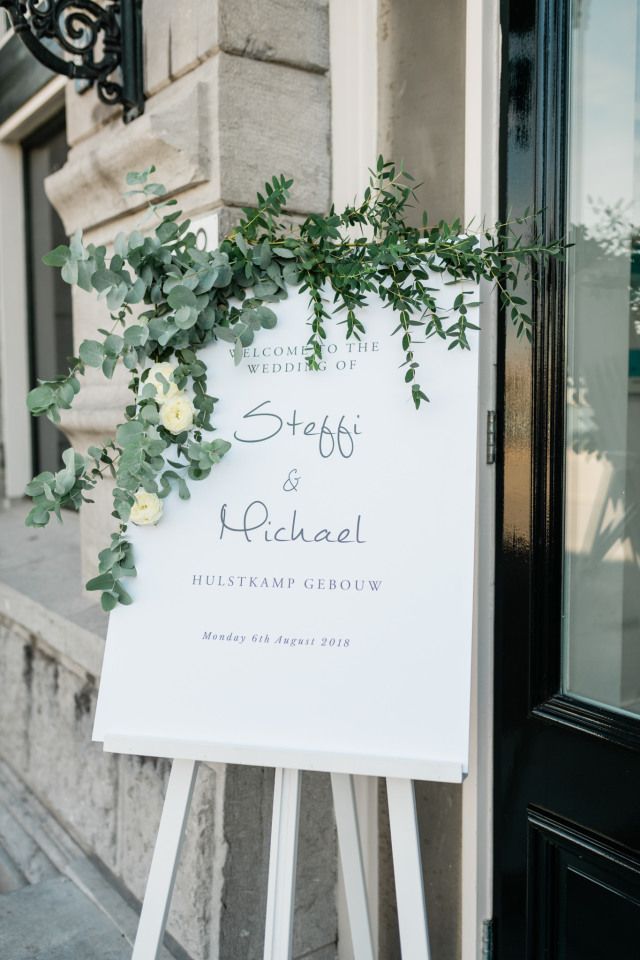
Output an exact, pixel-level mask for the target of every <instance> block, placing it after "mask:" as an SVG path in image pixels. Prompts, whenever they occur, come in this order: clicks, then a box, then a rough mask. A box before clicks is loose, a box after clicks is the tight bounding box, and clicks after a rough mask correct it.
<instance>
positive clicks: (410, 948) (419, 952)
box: [387, 777, 431, 960]
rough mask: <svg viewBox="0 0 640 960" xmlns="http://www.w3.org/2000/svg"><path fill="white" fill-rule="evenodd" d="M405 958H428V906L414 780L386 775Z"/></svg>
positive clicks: (423, 959) (397, 897) (427, 959)
mask: <svg viewBox="0 0 640 960" xmlns="http://www.w3.org/2000/svg"><path fill="white" fill-rule="evenodd" d="M387 797H388V800H389V825H390V828H391V849H392V851H393V869H394V874H395V884H396V900H397V905H398V927H399V930H400V947H401V950H402V960H429V958H430V956H431V954H430V950H429V931H428V925H427V907H426V903H425V895H424V881H423V877H422V860H421V856H420V834H419V832H418V817H417V814H416V798H415V791H414V786H413V781H412V780H406V779H402V780H400V779H395V778H392V777H390V778H387Z"/></svg>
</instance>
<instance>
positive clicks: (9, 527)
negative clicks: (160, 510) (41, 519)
mask: <svg viewBox="0 0 640 960" xmlns="http://www.w3.org/2000/svg"><path fill="white" fill-rule="evenodd" d="M24 512H25V508H24V507H23V506H19V507H14V508H12V510H11V511H8V512H5V513H2V512H0V537H1V538H2V539H1V540H0V665H1V668H0V731H2V739H1V742H0V757H1V758H2V759H3V760H4V761H6V762H7V763H8V764H9V765H10V766H11V768H12V769H13V770H14V771H15V773H16V774H18V776H19V777H20V778H21V780H22V781H23V782H24V783H25V784H26V785H27V787H28V788H29V789H30V790H31V791H33V793H34V794H35V795H36V796H37V798H38V799H39V800H40V801H41V802H42V803H43V804H44V805H45V806H46V808H47V809H48V810H50V811H51V812H52V813H53V815H54V816H55V817H56V819H57V820H58V821H59V822H60V823H61V824H62V825H63V826H64V827H65V828H66V829H67V830H68V832H69V833H70V834H71V836H72V837H73V838H74V839H75V840H76V841H77V842H78V843H79V844H80V846H81V847H82V848H83V849H84V850H85V851H86V852H87V853H89V854H91V855H94V856H95V857H97V858H99V860H100V861H101V862H102V864H103V865H104V867H105V868H106V869H107V870H108V871H109V872H110V873H111V874H112V875H113V877H114V878H115V879H116V880H117V881H118V882H119V883H121V884H123V885H124V887H125V888H126V889H127V890H128V891H129V892H130V893H131V894H132V895H133V896H134V897H135V898H137V899H141V898H142V896H143V893H144V887H145V883H146V878H147V874H148V871H149V866H150V862H151V855H152V851H153V843H154V839H155V835H156V831H157V828H158V822H159V819H160V812H161V809H162V801H163V797H164V792H165V789H166V785H167V778H168V775H169V763H168V761H165V760H156V759H148V758H147V759H145V758H143V757H129V756H116V755H113V754H108V753H104V752H103V751H102V748H101V746H100V745H99V744H96V743H92V742H91V730H92V723H93V713H94V709H95V701H96V693H97V683H98V677H99V670H100V661H101V655H102V646H103V639H102V634H103V633H104V626H105V623H104V618H103V617H102V616H101V614H100V613H99V612H98V611H97V610H95V608H92V605H91V604H90V602H89V601H88V600H87V597H86V594H84V595H83V594H82V593H81V591H80V589H79V587H78V586H77V584H78V583H79V572H80V569H79V568H80V558H79V550H78V545H77V534H78V529H77V526H78V524H77V518H76V517H75V516H73V515H71V516H70V517H68V518H66V520H65V525H64V526H63V527H57V528H53V529H51V530H46V531H27V530H26V529H25V528H24V527H23V525H22V524H23V520H24ZM9 543H11V548H10V549H9V548H8V544H9ZM36 558H37V559H36ZM9 564H11V567H9ZM74 584H75V585H74ZM52 596H53V597H54V599H52ZM56 608H57V609H56ZM61 611H67V612H68V617H69V618H67V616H63V614H62V612H61ZM141 682H142V683H143V682H144V678H142V679H141ZM272 791H273V772H272V771H265V770H262V769H258V768H254V767H225V766H224V765H212V764H202V765H201V767H200V770H199V773H198V778H197V782H196V789H195V791H194V798H193V802H192V806H191V811H190V814H189V819H188V825H187V833H186V840H185V844H184V847H183V852H182V855H181V860H180V867H179V870H178V876H177V881H176V889H175V893H174V897H173V901H172V907H171V913H170V917H169V926H168V929H169V932H170V934H171V935H172V936H173V937H174V938H175V939H176V940H177V941H178V942H179V943H180V944H181V945H182V947H184V948H185V950H186V951H187V952H188V954H189V956H190V957H191V958H192V960H234V958H237V960H258V958H260V957H262V949H263V935H264V915H265V905H266V882H267V870H268V851H269V833H270V826H271V806H272ZM0 833H1V831H0ZM335 883H336V866H335V836H334V824H333V817H332V812H331V799H330V790H329V782H328V777H325V776H323V775H319V774H305V776H304V777H303V788H302V813H301V838H300V859H299V870H298V878H297V892H296V898H297V899H296V921H295V934H294V937H295V939H294V955H295V956H296V957H298V956H301V955H302V954H306V953H307V952H308V951H315V953H314V956H317V957H318V958H319V960H331V958H333V957H334V956H335V941H336V916H335Z"/></svg>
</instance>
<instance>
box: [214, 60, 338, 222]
mask: <svg viewBox="0 0 640 960" xmlns="http://www.w3.org/2000/svg"><path fill="white" fill-rule="evenodd" d="M216 60H217V62H218V83H219V88H220V93H219V133H218V135H219V142H220V147H219V151H220V152H219V171H220V174H219V175H220V180H221V188H222V197H223V198H224V200H225V202H226V203H227V204H230V205H232V206H243V205H245V204H247V203H251V202H253V201H254V198H255V195H256V192H257V191H258V190H261V189H262V186H263V184H264V182H265V180H266V179H267V178H270V177H271V176H272V175H273V174H280V173H284V174H285V175H286V176H290V177H293V178H294V180H295V185H294V189H293V192H292V197H291V208H292V209H293V210H296V211H311V210H319V211H321V210H326V209H327V208H328V206H329V194H330V159H329V144H330V136H331V118H330V109H329V87H328V80H327V78H326V77H325V76H322V75H321V74H317V73H305V72H303V71H301V70H295V69H292V68H290V67H286V66H282V65H280V64H276V63H269V64H267V63H260V62H258V61H257V60H250V59H247V58H245V57H233V56H229V55H228V54H223V53H221V54H220V55H219V56H218V57H216Z"/></svg>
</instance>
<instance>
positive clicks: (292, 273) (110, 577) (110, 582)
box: [26, 157, 563, 610]
mask: <svg viewBox="0 0 640 960" xmlns="http://www.w3.org/2000/svg"><path fill="white" fill-rule="evenodd" d="M154 172H155V168H154V167H149V168H148V169H147V170H145V171H143V172H141V173H130V174H128V176H127V183H128V185H129V186H130V187H131V188H132V189H131V190H129V191H128V194H127V195H136V196H138V197H139V198H140V200H141V201H142V203H143V204H145V205H146V206H147V207H148V210H149V216H150V217H151V218H153V220H154V223H153V224H152V226H151V227H149V225H148V222H147V226H146V228H145V229H144V232H143V231H142V230H134V231H133V232H132V233H130V234H129V235H125V234H124V233H119V234H118V236H117V237H116V239H115V243H114V250H113V253H112V254H111V255H108V253H107V249H106V247H104V246H95V245H94V244H92V243H89V244H85V243H84V242H83V239H82V235H81V233H80V231H78V232H77V233H75V234H74V236H73V237H72V238H71V241H70V243H69V245H68V246H65V245H63V246H59V247H56V249H55V250H53V251H52V252H51V253H49V254H47V256H45V258H44V262H45V263H46V264H48V265H50V266H52V267H56V268H58V269H60V270H61V273H62V278H63V279H64V280H65V281H66V282H67V283H68V284H71V285H77V286H78V287H80V288H81V289H83V290H85V291H87V292H89V293H94V294H95V295H96V296H97V297H98V298H99V299H100V300H103V301H104V302H105V306H106V310H105V314H106V313H107V312H108V313H109V314H110V316H111V326H110V328H109V329H101V330H99V331H98V333H99V334H100V338H101V339H95V340H85V341H83V342H82V343H81V344H80V347H79V350H78V356H77V357H73V358H71V361H70V367H69V370H68V372H67V373H66V374H64V375H61V376H58V377H56V378H55V379H54V380H43V381H39V384H38V386H37V387H36V388H35V389H34V390H32V391H31V392H30V394H29V396H28V407H29V410H30V411H31V413H32V414H34V415H35V416H41V415H44V416H46V417H48V418H49V419H50V420H52V421H53V422H54V423H59V422H60V411H61V410H68V409H70V408H71V406H72V404H73V402H74V399H75V397H76V395H77V394H78V392H79V390H80V389H81V378H82V376H83V374H84V373H85V371H86V368H87V367H96V368H101V370H102V373H103V374H104V376H105V377H106V378H108V379H110V378H111V377H113V375H114V372H115V370H116V368H117V367H118V365H120V364H122V365H123V366H124V367H125V368H126V369H127V370H128V371H129V374H130V379H129V389H130V391H131V394H132V397H131V402H130V404H129V405H128V406H127V407H126V408H125V411H124V419H123V421H122V423H120V425H119V426H118V427H117V429H116V432H115V437H114V438H113V439H109V440H107V441H106V442H105V444H104V445H103V446H101V447H96V446H91V447H89V449H88V450H87V452H86V454H80V453H78V452H77V451H74V450H73V449H71V448H70V449H68V450H66V451H65V453H64V454H63V467H62V469H61V470H59V471H58V472H57V473H51V472H45V473H40V474H38V476H36V477H35V478H34V479H33V480H32V481H31V482H30V483H29V484H28V486H27V489H26V492H27V494H28V495H29V496H30V497H32V499H33V507H32V509H31V510H30V512H29V514H28V516H27V520H26V523H27V525H28V526H33V527H43V526H46V524H47V523H48V522H49V519H50V517H51V515H52V514H54V515H55V516H56V517H57V518H58V520H61V519H62V514H61V510H62V508H64V507H72V508H74V509H76V510H78V509H79V508H80V506H81V505H82V503H83V502H91V501H90V498H89V494H90V493H91V491H92V490H93V489H94V487H95V486H96V484H97V483H99V482H100V480H101V479H102V478H103V477H104V476H105V474H106V475H110V476H111V477H112V478H113V479H114V481H115V485H114V489H113V516H114V517H115V518H116V521H117V530H116V532H114V533H113V534H112V537H111V543H110V544H109V546H108V547H107V548H106V549H105V550H103V551H102V552H101V553H100V554H99V575H98V576H97V577H94V578H93V579H92V580H90V581H89V582H88V584H87V588H88V589H89V590H99V591H101V594H102V597H101V602H102V607H103V608H104V609H105V610H111V609H113V608H114V607H115V606H116V605H117V604H118V603H125V604H126V603H130V602H131V597H130V595H129V593H128V592H127V590H126V589H125V587H124V586H123V580H125V579H126V578H128V577H133V576H135V575H136V570H135V564H134V557H133V549H132V545H131V543H130V541H129V540H128V539H127V535H126V534H127V524H128V523H129V522H134V523H138V524H147V523H157V522H158V520H159V519H160V517H161V515H162V501H163V499H164V498H165V497H167V496H168V495H169V494H170V493H171V492H172V490H174V489H177V492H178V496H179V497H181V498H182V499H187V498H188V497H189V481H190V480H203V479H205V478H206V477H208V476H209V474H210V473H211V470H212V469H213V467H214V466H215V465H216V464H217V463H219V461H220V460H221V458H222V457H223V456H224V455H225V454H226V453H227V452H228V451H229V449H230V444H229V443H228V442H227V441H226V440H222V439H217V438H213V439H207V437H208V436H210V434H211V432H212V431H213V430H214V426H213V423H212V415H213V412H214V406H215V403H216V400H215V398H214V397H213V396H211V394H210V393H209V392H208V387H207V369H206V366H205V365H204V364H203V363H202V362H201V361H200V360H199V358H198V352H199V350H200V349H201V348H202V347H205V346H207V345H208V344H210V343H212V342H213V341H222V342H223V343H226V344H232V345H233V355H234V359H235V362H236V363H241V362H242V358H243V352H244V349H245V348H246V347H248V346H249V345H250V344H251V343H252V341H253V339H254V337H255V336H256V335H261V334H260V331H262V330H267V331H268V330H271V329H273V328H274V327H275V326H276V323H277V312H276V310H277V303H278V301H279V300H282V299H284V298H285V297H287V295H288V292H289V290H291V289H298V290H300V291H302V292H306V294H307V296H308V299H309V316H308V320H307V322H308V339H307V347H306V360H307V363H308V366H309V368H310V369H311V370H318V369H319V368H320V366H321V361H322V356H323V345H324V343H325V340H326V338H327V325H328V323H329V322H330V321H331V320H332V319H333V318H334V316H335V317H336V318H338V319H339V321H340V322H341V323H342V324H343V325H344V333H345V337H346V338H347V339H355V340H359V339H360V338H361V337H362V336H363V335H364V334H365V328H364V324H363V322H362V319H361V318H360V316H359V313H360V311H361V309H362V308H363V307H364V306H365V305H366V303H367V298H368V296H369V295H370V294H377V295H378V296H379V297H381V298H382V300H383V302H384V303H385V304H387V305H388V306H389V307H390V308H391V310H390V316H391V317H392V318H393V324H394V329H392V331H390V332H392V333H394V334H396V335H398V336H400V338H401V340H402V350H403V355H404V363H403V365H402V376H403V377H404V380H405V381H406V383H407V386H408V389H409V390H410V391H411V396H412V398H413V402H414V404H415V407H416V408H419V407H420V405H421V404H422V403H423V402H424V401H427V400H428V397H427V395H426V393H425V392H424V390H423V388H422V387H421V385H420V383H419V381H418V369H419V365H418V361H417V359H416V355H415V345H416V344H417V343H418V342H423V341H425V340H433V341H434V343H437V342H442V345H443V347H445V348H448V349H449V350H451V349H456V348H458V349H463V350H464V349H469V341H468V331H469V330H476V329H477V328H476V327H475V326H474V325H473V324H472V323H470V321H469V319H468V308H469V307H471V306H472V305H473V306H475V305H477V304H471V303H470V302H468V299H467V294H465V293H460V294H458V296H457V297H456V299H455V301H454V303H453V308H452V309H450V310H445V309H444V308H443V307H442V306H441V305H439V303H438V295H437V291H436V290H435V289H434V288H433V286H432V285H431V283H432V278H433V277H434V276H435V275H438V274H442V273H443V272H446V273H448V275H449V276H450V278H451V280H453V281H464V280H466V281H473V282H479V281H480V280H487V281H490V282H491V283H492V284H493V285H494V286H495V287H496V288H497V290H498V291H499V296H500V300H501V303H502V305H503V306H504V307H505V308H506V310H507V311H508V313H509V316H510V319H511V320H512V321H513V323H514V324H515V325H516V327H517V329H518V332H519V333H520V334H525V335H526V336H527V337H529V338H530V337H531V318H530V317H529V316H528V315H527V314H526V313H525V312H524V311H523V308H524V307H525V306H526V304H525V301H524V300H523V299H522V298H520V297H518V296H517V295H516V294H515V292H514V291H515V289H516V285H517V280H518V274H519V271H520V270H521V268H524V269H525V270H528V269H530V265H531V263H532V261H533V262H535V261H538V260H540V259H541V258H545V257H549V256H555V255H557V254H559V253H560V252H561V250H562V246H563V245H562V243H561V242H560V241H556V242H553V243H550V244H546V245H545V244H541V243H537V242H535V241H534V242H532V243H530V244H525V243H524V242H523V241H522V239H521V236H520V235H518V234H517V233H516V231H515V228H514V224H517V225H521V224H522V223H523V222H524V220H525V218H527V216H528V215H527V214H526V213H525V215H524V217H522V218H519V219H517V220H515V221H513V222H512V223H509V224H496V225H495V227H494V228H493V229H491V230H487V229H484V228H483V229H481V230H480V231H477V232H474V231H473V230H472V229H471V228H468V229H466V230H465V229H463V228H462V225H461V223H460V222H459V221H458V220H456V221H455V222H453V223H451V224H448V223H445V222H444V221H441V222H440V223H438V224H437V225H436V226H430V225H429V223H428V220H427V217H426V215H423V226H422V227H421V228H416V227H412V226H409V225H408V224H407V222H406V219H405V216H406V210H407V206H408V205H409V204H410V203H411V201H412V199H413V198H414V197H415V193H414V188H413V186H412V178H411V177H410V175H409V174H408V173H406V172H404V171H402V170H400V169H397V168H396V166H395V165H394V164H393V163H388V162H385V161H384V160H383V159H382V157H380V158H379V159H378V163H377V166H376V169H375V170H374V171H372V172H371V180H370V185H369V187H368V188H367V189H366V191H365V193H364V196H363V199H362V202H361V203H356V204H354V205H353V206H348V207H346V208H345V209H344V210H343V211H342V212H341V213H339V212H337V211H336V210H335V209H334V208H332V209H331V210H330V211H329V213H328V214H327V215H321V214H310V215H309V216H308V217H307V218H306V219H305V220H304V222H303V223H301V224H299V225H296V224H294V223H292V222H291V220H290V219H288V218H287V217H286V215H285V211H286V207H287V199H288V197H289V192H290V190H291V187H292V184H293V181H292V180H289V179H287V178H286V177H284V176H280V177H274V178H273V179H272V180H271V182H269V183H267V184H266V185H265V188H264V193H262V194H258V196H257V203H256V206H255V207H249V208H244V209H243V211H242V218H241V219H240V222H239V223H238V224H237V226H235V227H234V228H233V229H232V230H231V232H230V233H229V235H228V236H227V237H225V239H224V240H223V241H222V243H221V244H220V245H219V247H218V249H216V250H201V249H199V247H198V245H197V238H196V234H195V233H194V231H193V230H191V229H190V221H189V220H185V219H181V212H180V211H178V210H175V209H172V208H174V207H175V206H176V204H177V201H176V200H175V199H167V197H166V190H165V188H164V186H162V185H161V184H159V183H155V182H153V181H151V180H150V177H151V176H152V174H153V173H154ZM142 226H143V227H144V226H145V225H144V224H143V225H142ZM142 305H143V306H142ZM274 308H276V309H274Z"/></svg>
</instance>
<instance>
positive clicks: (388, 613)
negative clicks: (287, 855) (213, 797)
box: [94, 285, 478, 781]
mask: <svg viewBox="0 0 640 960" xmlns="http://www.w3.org/2000/svg"><path fill="white" fill-rule="evenodd" d="M460 289H461V288H460V287H459V286H456V285H450V286H444V287H443V289H442V293H441V297H443V298H445V299H447V298H448V299H449V301H450V302H452V301H453V298H454V297H455V295H456V294H457V293H458V292H459V291H460ZM465 289H472V288H471V287H466V288H465ZM476 292H477V291H474V296H473V297H471V298H470V299H473V300H475V299H477V297H476V296H475V293H476ZM275 309H276V312H277V314H278V326H277V327H276V328H275V329H274V330H272V331H268V332H267V331H263V332H260V333H259V334H258V335H257V336H256V338H255V341H254V343H253V344H252V345H251V346H250V347H248V348H247V349H246V350H245V357H244V360H243V362H242V364H241V365H240V366H239V367H234V364H233V360H232V357H231V350H230V349H229V345H228V344H222V343H219V344H216V345H215V346H213V347H209V348H206V349H205V350H204V351H202V353H201V357H202V359H203V361H204V362H206V363H207V365H208V369H209V391H210V392H211V393H213V394H214V396H217V397H219V398H220V400H219V402H218V403H217V404H216V408H215V414H214V422H215V425H216V428H217V432H216V434H215V436H217V437H221V438H224V439H228V440H229V441H231V442H232V444H233V446H232V449H231V451H230V452H229V453H228V454H227V455H226V457H225V458H224V460H223V461H222V462H221V463H220V464H219V465H218V466H217V467H214V469H213V472H212V474H211V476H210V477H209V478H208V479H207V480H205V481H203V482H193V483H191V493H192V496H191V499H190V500H189V501H187V502H183V501H180V500H178V498H177V495H172V496H171V497H170V498H168V499H167V500H166V501H165V508H164V517H163V519H162V521H161V522H160V523H159V524H158V525H157V526H156V527H138V528H135V527H134V528H130V531H131V538H132V540H133V543H134V548H135V555H136V565H137V568H138V572H139V575H138V578H137V580H135V581H128V583H127V588H128V589H129V585H131V593H132V595H133V597H134V603H133V604H132V605H131V606H129V607H120V608H118V609H116V610H115V611H114V612H113V613H112V614H111V619H110V623H109V631H108V637H107V644H106V650H105V658H104V666H103V673H102V680H101V685H100V695H99V701H98V710H97V715H96V721H95V730H94V738H95V739H97V740H101V741H104V745H105V748H106V749H109V750H115V751H119V752H131V753H142V754H145V755H153V756H165V757H176V758H184V759H198V760H212V761H223V762H224V761H228V762H236V763H238V762H239V763H250V764H259V765H268V766H276V767H287V768H301V769H317V770H328V771H333V772H342V773H361V774H370V775H379V776H388V777H403V778H404V777H407V778H413V779H431V780H447V781H459V780H461V779H462V777H463V775H464V773H465V772H466V769H467V755H468V724H469V691H470V664H471V632H472V608H473V579H474V578H473V574H474V531H475V499H476V453H477V374H478V350H477V338H476V336H475V335H472V337H473V339H472V350H471V351H461V350H457V349H456V350H452V351H447V349H446V345H445V344H443V343H442V341H439V340H437V339H435V338H434V339H431V340H429V341H428V342H427V343H426V344H424V345H423V346H421V347H419V348H418V354H419V359H420V362H421V369H420V371H419V380H420V382H421V384H422V387H423V389H424V390H425V392H426V393H427V394H428V395H429V397H430V399H431V401H432V402H431V403H429V404H424V405H423V407H422V408H421V409H420V410H419V411H416V410H415V409H414V406H413V403H412V400H411V396H410V389H409V387H408V386H407V385H406V384H405V383H404V382H403V373H404V371H403V370H401V369H399V368H400V364H401V363H402V360H403V355H402V350H401V342H400V336H399V335H396V336H391V335H390V334H391V330H392V329H393V326H394V325H395V317H394V315H393V314H392V313H391V311H390V310H389V309H383V308H382V305H381V304H380V303H379V302H375V301H374V302H372V303H371V304H370V305H369V306H368V307H367V308H366V309H365V310H364V311H363V312H362V319H363V321H364V324H365V326H366V330H367V333H366V336H364V337H363V339H362V341H361V342H357V341H355V340H352V341H346V340H345V337H344V330H345V327H344V326H340V325H339V324H338V321H339V320H340V319H341V318H342V316H343V315H341V314H338V315H337V316H336V318H335V320H333V321H332V322H331V323H329V324H328V325H327V326H328V331H327V332H328V337H329V340H328V344H327V346H326V348H325V356H324V361H323V369H322V371H320V372H309V371H308V370H307V369H306V361H305V343H306V340H307V336H308V327H307V326H306V325H305V321H306V319H307V317H308V304H307V300H306V298H305V297H304V296H301V295H300V294H297V293H293V294H292V295H291V296H290V297H289V299H288V300H286V301H284V302H282V303H279V304H277V305H275ZM469 313H470V317H469V318H470V320H472V321H473V322H477V315H476V314H477V311H476V310H475V309H474V308H472V309H470V312H469Z"/></svg>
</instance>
